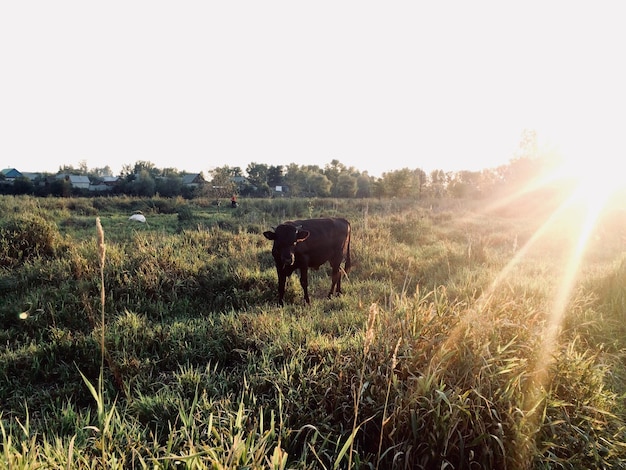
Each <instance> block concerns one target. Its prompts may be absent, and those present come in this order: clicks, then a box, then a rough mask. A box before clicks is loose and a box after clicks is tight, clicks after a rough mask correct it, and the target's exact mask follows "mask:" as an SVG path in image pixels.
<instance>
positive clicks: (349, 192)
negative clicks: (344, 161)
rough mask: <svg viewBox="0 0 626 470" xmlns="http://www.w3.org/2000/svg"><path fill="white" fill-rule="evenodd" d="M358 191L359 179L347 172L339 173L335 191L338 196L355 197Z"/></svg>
mask: <svg viewBox="0 0 626 470" xmlns="http://www.w3.org/2000/svg"><path fill="white" fill-rule="evenodd" d="M356 191H357V180H356V178H355V177H354V176H352V175H350V174H348V173H347V172H344V173H341V174H339V176H338V177H337V182H336V183H335V187H334V191H333V193H334V194H335V195H336V196H337V197H354V196H355V195H356Z"/></svg>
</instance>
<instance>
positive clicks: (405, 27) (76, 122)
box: [0, 0, 626, 176]
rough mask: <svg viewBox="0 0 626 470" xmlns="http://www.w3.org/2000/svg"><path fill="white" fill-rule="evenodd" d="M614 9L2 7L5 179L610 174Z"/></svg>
mask: <svg viewBox="0 0 626 470" xmlns="http://www.w3.org/2000/svg"><path fill="white" fill-rule="evenodd" d="M622 20H623V5H622V4H621V2H618V1H615V2H606V1H598V2H579V1H574V2H565V1H534V0H531V1H524V2H510V1H509V2H506V1H481V0H477V1H473V2H467V1H463V2H462V1H442V2H432V1H428V2H427V1H420V0H412V1H402V0H400V1H391V2H374V1H368V0H361V1H340V0H335V1H332V2H331V1H325V0H320V1H316V2H300V1H293V0H291V1H272V0H269V1H263V2H260V1H246V0H241V1H219V2H218V1H211V0H204V1H195V0H190V1H182V2H173V1H170V2H166V1H160V0H151V1H144V0H137V1H134V0H125V1H117V0H111V1H107V2H88V1H82V0H81V1H64V0H57V1H54V2H51V1H37V0H33V1H10V2H2V3H0V166H1V167H2V168H13V167H14V168H17V169H18V170H20V171H23V172H24V171H33V172H34V171H50V172H56V171H57V170H58V169H59V167H60V166H64V165H72V166H76V167H77V166H79V165H80V163H81V162H85V163H86V165H87V166H88V168H102V167H104V166H109V167H111V169H112V171H113V173H114V174H118V173H119V172H120V171H121V169H122V166H123V165H134V163H135V162H137V161H149V162H152V163H153V164H154V165H155V166H156V167H159V168H176V169H179V170H185V171H189V172H199V171H204V172H208V171H209V170H210V169H211V168H215V167H221V166H224V165H228V166H231V167H234V166H239V167H241V168H242V170H244V171H245V168H246V167H247V165H248V164H249V163H264V164H268V165H288V164H290V163H296V164H298V165H318V166H320V167H324V166H325V165H327V164H329V163H330V162H331V161H332V160H338V161H339V162H341V163H342V164H344V165H345V166H348V167H354V168H356V169H358V170H360V171H367V172H368V173H369V174H370V175H373V176H380V175H381V174H382V173H384V172H389V171H393V170H397V169H402V168H410V169H415V168H421V169H423V170H425V171H427V172H429V171H432V170H434V169H443V170H445V171H459V170H470V171H478V170H481V169H484V168H492V167H496V166H499V165H502V164H506V163H508V162H509V161H510V160H511V159H512V158H514V157H515V156H516V152H517V150H518V145H519V142H520V139H521V135H522V132H523V131H524V129H533V130H535V131H536V132H537V136H538V139H539V144H540V147H541V148H542V149H549V151H554V152H557V153H559V154H560V155H562V156H564V157H565V158H570V159H577V160H576V161H580V162H584V164H597V162H598V158H599V156H600V155H601V156H602V157H603V158H606V160H603V161H606V162H612V161H617V160H616V159H623V158H624V156H625V155H624V154H625V153H626V152H625V148H624V147H625V145H624V142H623V141H622V140H624V138H623V137H622V133H623V131H624V123H626V119H625V110H626V99H625V96H626V93H625V86H626V66H624V63H623V62H624V50H623V47H624V44H626V29H625V28H623V24H622Z"/></svg>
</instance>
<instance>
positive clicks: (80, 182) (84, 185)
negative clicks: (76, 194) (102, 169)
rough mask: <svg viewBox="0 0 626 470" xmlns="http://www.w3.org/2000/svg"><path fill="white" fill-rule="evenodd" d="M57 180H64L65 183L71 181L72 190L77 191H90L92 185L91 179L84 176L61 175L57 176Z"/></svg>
mask: <svg viewBox="0 0 626 470" xmlns="http://www.w3.org/2000/svg"><path fill="white" fill-rule="evenodd" d="M55 178H56V179H58V180H63V179H64V180H65V181H69V183H70V185H71V186H72V188H77V189H89V185H90V184H91V181H89V177H88V176H84V175H68V174H63V173H61V174H59V175H56V176H55Z"/></svg>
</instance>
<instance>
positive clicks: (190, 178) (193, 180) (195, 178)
mask: <svg viewBox="0 0 626 470" xmlns="http://www.w3.org/2000/svg"><path fill="white" fill-rule="evenodd" d="M205 183H206V180H205V179H204V177H203V176H202V173H187V174H185V175H183V186H192V187H196V186H202V185H203V184H205Z"/></svg>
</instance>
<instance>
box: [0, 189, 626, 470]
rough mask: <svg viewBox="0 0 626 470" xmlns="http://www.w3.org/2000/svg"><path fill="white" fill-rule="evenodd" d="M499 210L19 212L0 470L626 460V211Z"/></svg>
mask: <svg viewBox="0 0 626 470" xmlns="http://www.w3.org/2000/svg"><path fill="white" fill-rule="evenodd" d="M494 202H496V201H486V200H480V201H467V200H421V201H411V200H402V199H381V200H378V199H365V200H356V199H350V200H342V199H250V200H246V199H243V200H240V205H239V207H238V208H236V209H231V208H230V207H224V206H223V205H222V206H217V205H215V204H214V203H213V201H210V200H203V199H194V200H184V199H182V198H177V199H167V198H159V197H155V198H150V199H140V198H131V197H111V198H91V199H90V198H67V199H62V198H34V197H29V196H23V197H14V196H3V197H1V198H0V324H1V328H0V377H1V380H0V404H1V409H0V431H1V435H0V443H1V452H0V468H2V469H4V468H6V469H11V470H15V469H31V468H67V469H70V468H71V469H97V468H110V469H122V468H124V469H129V468H132V469H141V468H159V469H172V468H189V469H204V468H211V469H240V468H246V469H266V468H272V469H286V468H290V469H291V468H293V469H348V468H349V469H353V468H376V469H378V468H381V469H389V468H425V469H430V468H440V469H444V468H448V469H464V468H465V469H478V468H486V469H487V468H499V469H578V468H606V469H609V468H624V467H625V466H626V422H625V420H626V410H625V407H624V405H625V403H624V399H625V397H626V369H625V365H626V257H625V256H624V241H625V239H624V237H625V236H626V217H624V213H623V212H622V211H620V210H619V209H617V208H609V209H607V210H605V211H604V212H603V213H602V214H600V216H599V218H598V220H597V221H596V223H594V224H587V225H585V224H583V222H584V221H585V220H586V219H585V217H584V213H583V212H582V210H583V209H582V208H581V207H577V206H572V207H569V208H567V209H566V210H557V209H558V207H559V206H558V202H559V201H558V199H554V200H553V199H551V198H548V197H546V195H545V194H544V195H531V196H528V197H526V198H525V199H521V200H516V201H514V202H509V203H507V204H498V205H495V204H494ZM137 210H140V211H142V213H143V214H144V215H145V216H146V219H147V223H146V224H141V223H136V222H131V221H129V220H128V217H129V215H130V214H132V213H133V212H134V211H137ZM318 216H342V217H346V218H348V219H349V220H350V221H351V223H352V242H351V251H352V264H353V267H352V270H351V271H350V272H349V273H347V275H346V278H345V279H344V283H343V288H344V295H342V296H340V297H333V298H332V299H327V298H326V293H327V291H328V288H329V286H330V279H329V275H328V271H329V268H328V266H323V267H322V268H320V270H318V271H312V272H311V273H310V286H309V290H310V293H311V305H310V306H306V305H304V304H303V302H302V292H301V289H300V286H299V283H298V281H297V277H296V276H292V277H291V278H290V279H289V281H288V286H287V292H286V297H285V306H284V307H282V308H281V307H279V306H278V305H277V292H276V288H277V279H276V272H275V267H274V263H273V259H272V257H271V253H270V250H271V243H270V242H269V241H268V240H266V239H265V238H264V237H263V235H262V232H263V231H264V230H267V229H268V228H270V227H272V226H276V225H277V224H279V223H280V222H282V221H284V220H288V219H293V218H307V217H318ZM98 225H99V226H100V227H101V230H99V228H98Z"/></svg>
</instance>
